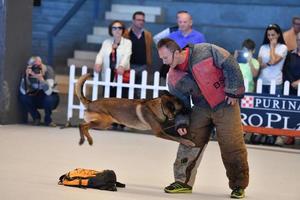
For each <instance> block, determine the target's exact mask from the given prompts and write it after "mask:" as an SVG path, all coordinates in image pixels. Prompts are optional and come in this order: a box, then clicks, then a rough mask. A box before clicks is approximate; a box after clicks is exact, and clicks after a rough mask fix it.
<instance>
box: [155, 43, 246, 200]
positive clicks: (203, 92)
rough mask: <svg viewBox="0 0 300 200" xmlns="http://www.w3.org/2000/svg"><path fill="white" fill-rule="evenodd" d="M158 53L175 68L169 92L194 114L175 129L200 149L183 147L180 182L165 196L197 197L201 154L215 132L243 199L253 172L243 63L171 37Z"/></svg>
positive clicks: (182, 118) (180, 117) (179, 119)
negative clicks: (244, 117)
mask: <svg viewBox="0 0 300 200" xmlns="http://www.w3.org/2000/svg"><path fill="white" fill-rule="evenodd" d="M157 48H158V53H159V57H160V58H161V59H162V61H163V63H164V64H167V65H169V66H170V70H169V75H168V86H169V90H170V92H171V93H172V94H173V95H175V96H177V97H178V98H180V99H181V100H182V101H183V102H184V104H185V105H186V106H187V107H188V108H190V110H191V112H190V115H178V116H176V119H175V129H176V130H177V133H178V134H179V135H180V136H182V137H184V138H187V139H190V140H192V141H193V142H194V143H195V144H196V147H193V148H191V147H187V146H184V145H182V144H180V145H179V148H178V152H177V158H176V160H175V163H174V177H175V182H174V183H172V184H170V185H169V186H167V187H166V188H165V189H164V190H165V192H167V193H191V192H192V187H193V184H194V181H195V177H196V172H197V168H198V166H199V164H200V161H201V158H202V153H203V151H204V149H205V147H206V144H207V143H208V141H209V137H210V133H211V131H212V129H213V128H216V133H217V140H218V143H219V145H220V149H221V155H222V160H223V164H224V166H225V168H226V175H227V177H228V179H229V187H230V188H231V189H232V193H231V198H239V199H240V198H244V197H245V191H244V190H245V188H246V187H247V186H248V182H249V167H248V162H247V150H246V146H245V143H244V138H243V131H242V124H241V117H240V107H239V104H238V99H239V98H242V97H243V95H244V90H245V89H244V82H243V77H242V74H241V71H240V69H239V65H238V63H237V62H236V61H235V59H234V58H233V56H231V55H230V53H229V52H228V51H226V50H225V49H223V48H221V47H218V46H216V45H213V44H208V43H202V44H196V45H188V46H187V47H186V48H184V49H181V48H180V47H179V46H178V44H177V43H176V42H175V41H173V40H172V39H168V38H166V39H161V40H160V41H159V42H158V44H157ZM190 98H191V99H192V101H193V104H194V106H193V107H192V108H191V105H190Z"/></svg>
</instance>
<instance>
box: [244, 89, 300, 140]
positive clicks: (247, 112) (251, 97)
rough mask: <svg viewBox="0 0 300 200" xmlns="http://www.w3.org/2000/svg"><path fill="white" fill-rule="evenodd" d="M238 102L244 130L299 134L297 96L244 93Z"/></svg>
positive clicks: (298, 103) (299, 122) (299, 105)
mask: <svg viewBox="0 0 300 200" xmlns="http://www.w3.org/2000/svg"><path fill="white" fill-rule="evenodd" d="M240 103H241V118H242V124H243V126H244V131H246V132H256V133H264V134H272V135H290V136H294V135H299V136H300V98H299V97H297V96H279V95H270V94H257V93H246V94H245V97H244V98H243V99H242V100H241V102H240Z"/></svg>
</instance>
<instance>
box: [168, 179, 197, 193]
mask: <svg viewBox="0 0 300 200" xmlns="http://www.w3.org/2000/svg"><path fill="white" fill-rule="evenodd" d="M192 189H193V188H192V187H191V186H189V185H187V184H185V183H182V182H179V181H175V182H174V183H172V184H170V185H169V186H167V187H165V189H164V190H165V192H166V193H192Z"/></svg>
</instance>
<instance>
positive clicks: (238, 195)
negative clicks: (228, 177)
mask: <svg viewBox="0 0 300 200" xmlns="http://www.w3.org/2000/svg"><path fill="white" fill-rule="evenodd" d="M230 197H231V198H233V199H242V198H245V190H244V189H242V188H240V187H236V188H235V189H233V190H232V192H231V196H230Z"/></svg>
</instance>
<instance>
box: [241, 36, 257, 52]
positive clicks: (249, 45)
mask: <svg viewBox="0 0 300 200" xmlns="http://www.w3.org/2000/svg"><path fill="white" fill-rule="evenodd" d="M242 47H246V48H247V49H248V50H254V49H255V42H254V41H253V40H251V39H249V38H248V39H246V40H244V42H243V44H242Z"/></svg>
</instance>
